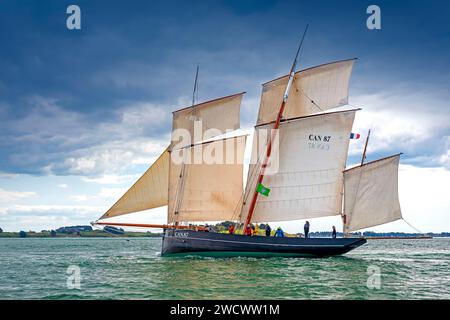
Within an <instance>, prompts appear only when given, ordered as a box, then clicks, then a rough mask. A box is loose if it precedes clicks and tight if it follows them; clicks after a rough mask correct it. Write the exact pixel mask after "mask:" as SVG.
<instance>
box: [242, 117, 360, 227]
mask: <svg viewBox="0 0 450 320" xmlns="http://www.w3.org/2000/svg"><path fill="white" fill-rule="evenodd" d="M356 111H357V110H347V111H339V112H330V113H324V114H319V115H312V116H306V117H301V118H297V119H295V120H290V121H284V122H282V123H281V125H280V128H279V130H278V146H277V143H276V141H277V140H275V144H274V148H273V150H272V155H271V163H270V165H269V167H268V168H267V169H266V173H265V176H264V179H263V182H262V184H263V185H264V186H265V187H267V188H269V189H270V194H269V195H268V196H267V197H266V196H264V195H259V196H258V198H257V202H256V207H255V210H254V212H253V216H252V219H251V221H252V222H264V221H266V222H267V221H287V220H297V219H305V218H316V217H324V216H332V215H339V214H340V213H341V210H342V189H343V175H342V171H343V170H344V169H345V163H346V161H347V152H348V145H349V138H350V132H351V128H352V125H353V120H354V117H355V112H356ZM270 128H271V125H263V126H257V127H256V132H255V137H254V140H257V136H258V135H259V131H260V130H264V129H270ZM267 141H268V139H267ZM267 141H266V143H267ZM262 144H263V145H262V146H260V147H259V148H256V144H255V143H254V146H253V147H254V149H253V153H254V154H255V150H256V149H259V150H263V152H262V153H261V152H260V151H256V153H259V157H256V158H259V159H258V161H257V162H256V163H257V164H254V165H251V167H250V170H249V174H248V179H247V186H246V192H245V195H244V205H243V208H242V213H241V217H240V219H241V221H245V219H246V217H247V213H248V210H249V206H250V201H251V197H252V195H253V192H254V191H255V189H256V187H257V186H256V182H257V176H258V173H259V171H260V168H261V162H262V158H263V157H262V155H263V154H264V151H265V150H266V145H265V143H264V142H263V143H262ZM252 157H253V158H252V159H254V158H255V157H254V156H252Z"/></svg>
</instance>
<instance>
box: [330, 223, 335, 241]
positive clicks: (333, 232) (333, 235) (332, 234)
mask: <svg viewBox="0 0 450 320" xmlns="http://www.w3.org/2000/svg"><path fill="white" fill-rule="evenodd" d="M331 236H332V237H333V239H336V227H335V226H333V231H332V233H331Z"/></svg>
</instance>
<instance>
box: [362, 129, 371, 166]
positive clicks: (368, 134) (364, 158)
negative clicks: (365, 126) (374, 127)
mask: <svg viewBox="0 0 450 320" xmlns="http://www.w3.org/2000/svg"><path fill="white" fill-rule="evenodd" d="M369 137H370V129H369V132H368V133H367V138H366V144H365V145H364V151H363V154H362V158H361V165H363V164H364V160H366V151H367V144H368V143H369Z"/></svg>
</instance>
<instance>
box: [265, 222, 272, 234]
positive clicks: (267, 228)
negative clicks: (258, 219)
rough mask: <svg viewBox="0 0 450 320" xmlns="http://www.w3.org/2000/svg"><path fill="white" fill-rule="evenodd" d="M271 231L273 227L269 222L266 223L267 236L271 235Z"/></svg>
mask: <svg viewBox="0 0 450 320" xmlns="http://www.w3.org/2000/svg"><path fill="white" fill-rule="evenodd" d="M271 232H272V229H271V228H270V226H269V224H266V237H270V233H271Z"/></svg>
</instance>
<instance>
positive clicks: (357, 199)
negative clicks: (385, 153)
mask: <svg viewBox="0 0 450 320" xmlns="http://www.w3.org/2000/svg"><path fill="white" fill-rule="evenodd" d="M399 162H400V154H398V155H394V156H391V157H388V158H384V159H380V160H376V161H372V162H368V163H366V164H364V165H362V166H357V167H354V168H351V169H348V170H345V171H344V214H345V222H346V223H345V228H346V229H345V230H346V231H347V232H352V231H355V230H359V229H364V228H369V227H373V226H377V225H380V224H384V223H388V222H391V221H395V220H398V219H401V218H402V213H401V210H400V203H399V199H398V166H399Z"/></svg>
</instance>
